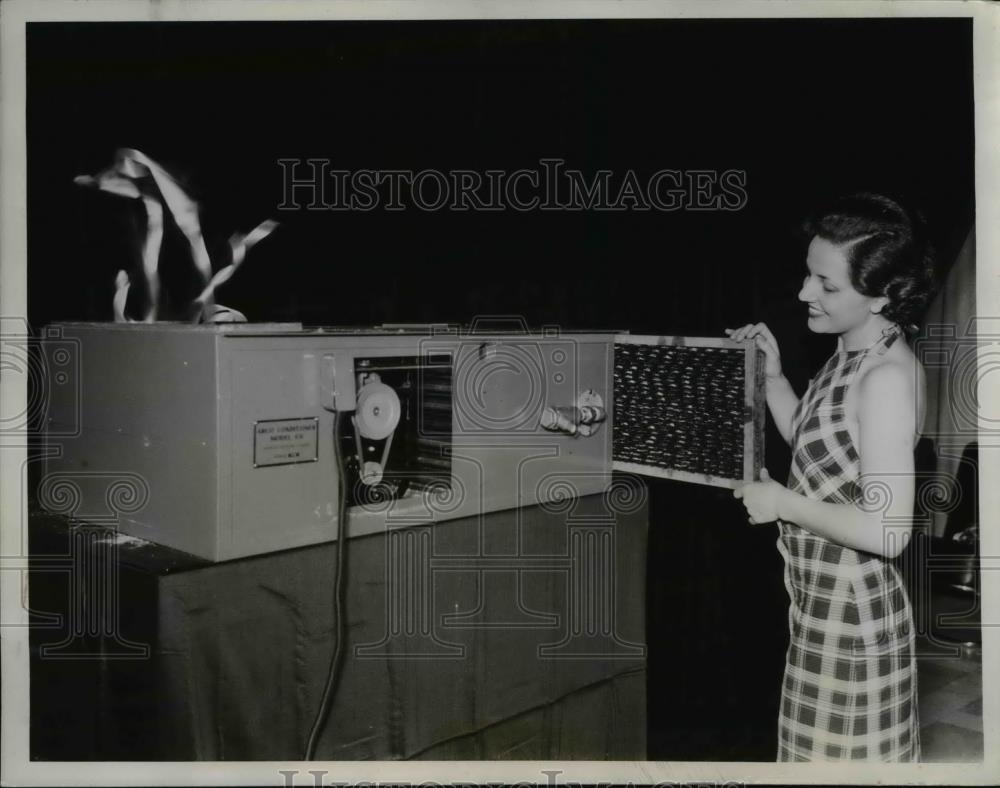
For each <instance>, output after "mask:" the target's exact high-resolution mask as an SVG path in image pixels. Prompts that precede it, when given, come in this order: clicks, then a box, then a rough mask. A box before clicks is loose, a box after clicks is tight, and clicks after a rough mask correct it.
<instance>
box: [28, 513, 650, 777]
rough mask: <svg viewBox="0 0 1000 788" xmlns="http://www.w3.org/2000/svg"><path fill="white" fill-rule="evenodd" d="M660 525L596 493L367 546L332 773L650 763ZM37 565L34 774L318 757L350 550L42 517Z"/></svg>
mask: <svg viewBox="0 0 1000 788" xmlns="http://www.w3.org/2000/svg"><path fill="white" fill-rule="evenodd" d="M616 510H617V511H616ZM647 520H648V511H647V508H646V505H645V502H644V500H638V501H633V502H630V503H629V504H628V505H627V506H622V505H620V502H619V503H614V502H612V501H610V500H609V499H608V498H606V497H605V496H601V495H594V496H587V497H582V498H576V499H571V500H569V501H561V502H558V503H555V504H548V505H546V506H533V507H526V508H522V509H514V510H509V511H503V512H496V513H491V514H488V515H484V516H482V517H470V518H465V519H461V520H454V521H449V522H442V523H436V524H423V525H414V526H411V527H406V528H398V529H393V530H390V531H386V532H383V533H378V534H373V535H369V536H363V537H357V538H349V539H348V540H347V545H348V552H347V555H346V561H347V566H348V571H347V576H346V582H347V595H346V610H347V616H346V625H347V632H348V645H349V649H348V651H347V653H346V657H345V660H344V665H343V670H342V677H341V681H340V687H339V690H338V693H337V695H336V697H335V701H334V703H333V706H332V710H331V713H330V716H329V718H328V720H327V723H326V726H325V728H324V730H323V734H322V736H321V738H320V740H319V745H318V749H317V758H318V759H346V760H366V759H376V760H394V759H411V758H413V759H430V760H450V759H460V760H479V759H495V758H503V759H517V760H527V759H530V760H536V759H537V760H569V759H587V760H597V759H615V760H643V759H645V757H646V749H645V747H646V652H645V647H644V645H643V644H644V642H645V604H644V599H645V583H646V578H645V568H646V546H647ZM30 549H31V554H32V558H31V566H32V568H31V571H30V573H29V582H30V599H31V603H30V604H31V610H32V622H33V629H32V634H31V654H32V660H31V703H32V706H31V720H32V722H31V751H32V757H34V758H36V759H45V760H298V759H300V758H301V757H302V752H303V750H304V746H305V741H306V738H307V736H308V732H309V729H310V726H311V724H312V722H313V719H314V716H315V714H316V709H317V705H318V703H319V698H320V696H321V692H322V686H323V683H324V681H325V679H326V674H327V669H328V665H329V661H330V658H331V653H332V649H333V637H334V631H335V628H334V614H333V601H332V596H333V594H332V588H333V576H334V567H335V562H336V552H335V544H334V543H326V544H320V545H314V546H311V547H306V548H300V549H295V550H288V551H284V552H279V553H272V554H268V555H262V556H256V557H252V558H247V559H240V560H235V561H229V562H225V563H219V564H212V563H207V562H205V561H203V560H201V559H198V558H194V557H192V556H189V555H187V554H184V553H178V552H176V551H173V550H170V549H168V548H165V547H161V546H159V545H154V544H151V543H149V542H142V541H139V540H135V539H132V538H130V537H124V536H122V535H119V534H116V533H115V532H114V531H111V530H108V529H107V528H106V527H104V526H95V525H92V524H87V523H75V522H71V521H68V520H66V519H64V518H60V517H54V516H51V515H46V514H43V513H40V512H34V513H33V515H32V517H31V520H30Z"/></svg>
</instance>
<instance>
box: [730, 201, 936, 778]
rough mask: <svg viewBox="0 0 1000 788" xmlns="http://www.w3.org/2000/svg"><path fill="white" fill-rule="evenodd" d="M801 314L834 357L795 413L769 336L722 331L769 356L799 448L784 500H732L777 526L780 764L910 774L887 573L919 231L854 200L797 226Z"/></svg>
mask: <svg viewBox="0 0 1000 788" xmlns="http://www.w3.org/2000/svg"><path fill="white" fill-rule="evenodd" d="M804 230H805V232H806V234H807V237H809V238H811V240H810V243H809V250H808V253H807V256H806V266H807V268H808V271H809V273H808V274H807V276H806V277H805V280H804V282H803V284H802V289H801V291H800V292H799V300H800V301H803V302H805V303H806V304H807V305H808V308H809V317H808V325H809V328H810V330H811V331H814V332H816V333H825V334H836V335H837V336H838V350H837V352H836V353H835V354H834V355H833V356H831V357H830V359H829V360H828V361H827V362H826V364H825V365H824V367H823V368H822V369H821V370H820V371H819V373H818V374H817V375H816V376H815V377H814V378H813V379H812V381H811V382H810V384H809V387H808V389H807V390H806V393H805V395H804V396H803V397H802V398H801V399H799V398H798V397H797V396H796V395H795V393H794V392H793V391H792V387H791V385H790V384H789V383H788V381H787V379H786V378H785V377H784V375H782V373H781V361H780V354H779V352H778V346H777V343H776V342H775V340H774V336H773V335H772V334H771V332H770V330H769V329H768V328H767V326H765V325H764V324H763V323H758V324H756V325H748V326H744V327H742V328H739V329H736V330H727V331H728V333H730V335H731V337H732V338H733V339H736V340H742V339H745V338H749V337H754V338H755V339H756V341H757V344H758V345H759V346H760V347H761V348H762V349H763V350H764V352H765V354H766V356H767V365H766V375H767V402H768V407H769V410H770V412H771V415H772V417H773V418H774V420H775V423H776V424H777V426H778V429H779V431H780V432H781V435H782V437H784V438H785V440H786V441H787V442H788V443H789V444H790V446H791V448H792V455H793V456H792V469H791V473H790V477H789V480H788V486H787V487H785V486H783V485H781V484H779V483H777V482H775V481H772V480H771V479H770V478H769V477H768V476H767V473H766V471H765V472H764V473H763V474H762V481H761V482H758V483H752V484H747V485H744V486H743V487H742V488H740V489H738V490H736V491H735V493H734V494H735V495H736V497H737V498H740V499H742V501H743V503H744V505H745V506H746V509H747V513H748V514H749V519H750V522H751V523H765V522H772V521H775V520H777V521H778V525H779V537H778V551H779V552H780V553H781V555H782V557H783V558H784V561H785V587H786V589H787V591H788V594H789V597H790V600H791V608H790V610H789V619H788V620H789V626H790V629H791V632H790V643H789V648H788V652H787V655H786V664H785V675H784V681H783V684H782V697H781V712H780V715H779V721H778V737H779V744H778V748H779V749H778V760H779V761H809V760H835V759H845V760H882V761H916V760H919V757H920V742H919V726H918V722H917V703H916V701H917V687H916V679H917V675H916V665H915V660H914V645H913V644H914V632H913V614H912V610H911V607H910V602H909V599H908V598H907V595H906V590H905V588H904V586H903V582H902V579H901V578H900V575H899V573H898V571H897V570H896V568H895V567H894V566H893V564H892V563H891V559H893V558H895V557H896V556H897V555H898V554H899V553H900V552H901V551H902V550H903V549H904V548H905V546H906V544H907V542H908V540H909V537H910V529H911V518H912V512H913V501H914V457H913V450H914V447H915V445H916V441H917V438H918V437H919V429H920V425H921V423H922V421H923V388H924V378H923V370H922V369H921V366H920V364H919V362H918V361H917V360H916V358H915V357H914V355H913V353H912V352H911V351H910V349H909V348H908V347H907V346H906V343H905V342H898V341H897V340H898V339H899V338H900V336H902V335H904V333H905V329H909V328H910V327H911V326H912V325H913V323H914V321H915V320H916V318H917V317H918V316H919V314H920V311H921V310H922V308H923V306H924V305H925V304H926V302H927V300H928V297H929V295H930V289H931V272H932V270H933V268H932V265H931V254H930V249H929V245H928V244H927V243H926V242H925V241H924V240H923V230H922V227H921V223H920V221H919V220H918V219H917V218H916V217H914V216H913V215H911V214H909V213H908V212H907V211H906V210H905V209H903V208H902V207H901V206H899V205H898V204H897V203H895V202H893V201H892V200H890V199H888V198H886V197H882V196H879V195H871V194H860V195H854V196H851V197H848V198H844V199H841V200H839V201H838V202H837V203H835V204H834V205H833V206H831V207H830V208H829V209H828V210H826V211H824V212H822V213H820V214H818V215H817V216H816V217H815V218H812V219H810V220H808V221H807V222H806V223H805V225H804Z"/></svg>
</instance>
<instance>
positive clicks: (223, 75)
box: [27, 19, 974, 760]
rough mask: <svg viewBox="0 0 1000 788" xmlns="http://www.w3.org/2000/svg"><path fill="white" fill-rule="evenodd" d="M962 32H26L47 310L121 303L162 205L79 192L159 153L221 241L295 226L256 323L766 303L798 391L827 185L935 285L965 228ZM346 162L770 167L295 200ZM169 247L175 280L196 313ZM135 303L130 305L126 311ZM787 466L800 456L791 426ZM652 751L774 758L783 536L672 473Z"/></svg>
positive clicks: (247, 302) (656, 505) (968, 116)
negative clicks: (729, 202) (879, 223)
mask: <svg viewBox="0 0 1000 788" xmlns="http://www.w3.org/2000/svg"><path fill="white" fill-rule="evenodd" d="M971 34H972V26H971V21H969V20H958V19H949V20H933V19H924V20H920V19H907V20H903V19H893V20H871V19H869V20H794V21H792V20H718V21H680V20H641V21H640V20H622V21H607V20H589V21H583V20H581V21H486V22H462V21H452V22H437V21H434V22H335V23H327V22H307V23H278V22H266V23H238V24H236V23H232V24H231V23H211V24H179V23H162V24H160V23H157V24H132V23H128V24H124V23H123V24H109V23H102V24H62V23H60V24H41V23H33V24H29V26H28V72H27V73H28V85H27V87H28V105H27V134H28V243H29V247H28V251H29V264H28V288H29V289H28V297H29V319H30V321H31V323H32V324H33V325H34V326H40V325H44V324H45V323H48V322H50V321H53V320H68V319H85V320H110V319H112V311H111V297H112V294H113V281H114V276H115V273H116V272H117V271H118V270H119V269H122V268H126V269H129V270H135V266H136V263H137V259H138V257H137V255H138V247H137V246H136V244H135V241H134V238H135V237H136V235H135V234H136V232H137V231H138V230H140V229H141V227H142V214H141V211H140V209H139V208H138V207H137V206H135V205H132V204H130V203H128V202H126V201H124V200H122V199H121V198H118V197H114V196H109V195H105V194H100V193H97V192H94V191H91V190H86V189H82V188H80V187H78V186H75V185H74V184H73V177H74V176H75V175H79V174H84V173H87V174H94V173H96V172H98V171H99V170H101V169H103V168H104V167H106V166H108V165H109V164H110V163H111V162H112V160H113V157H114V152H115V150H116V149H118V148H119V147H134V148H138V149H140V150H142V151H143V152H145V153H146V154H148V155H150V156H151V157H153V158H154V159H156V160H157V161H159V162H161V163H162V164H163V165H164V166H166V167H167V169H168V170H169V171H171V172H172V173H174V174H175V175H177V176H178V177H179V178H180V179H181V180H182V182H183V183H184V184H185V186H186V187H187V188H188V189H190V191H191V192H192V193H193V194H194V195H195V196H196V197H197V199H198V200H199V202H200V204H201V206H202V211H203V213H202V218H203V227H204V230H205V232H206V236H207V240H208V243H209V249H210V251H211V252H212V253H213V259H214V260H215V262H216V265H217V267H218V266H220V265H223V264H225V263H226V262H228V260H227V259H226V254H225V250H226V239H227V238H228V236H229V234H230V233H231V232H233V231H234V230H237V229H239V230H243V231H246V230H249V229H250V228H251V227H253V226H254V225H256V224H257V223H259V222H260V221H262V220H263V219H265V218H268V217H274V218H278V219H279V220H280V221H281V222H282V226H281V227H280V228H279V229H278V230H277V231H276V232H275V233H274V235H273V236H271V237H270V238H268V239H266V240H265V241H264V242H262V243H261V244H260V246H258V247H257V248H256V249H254V250H253V251H252V252H251V253H250V255H249V256H248V258H247V262H246V263H245V265H244V267H243V269H241V271H240V272H239V273H238V275H237V277H236V278H235V279H234V280H233V281H232V282H231V283H230V284H227V285H226V286H225V287H224V288H223V289H221V290H220V291H219V293H218V299H219V301H221V302H222V303H224V304H226V305H228V306H231V307H234V308H236V309H239V310H241V311H243V312H244V313H245V314H246V315H247V316H248V317H249V319H251V320H255V321H263V320H298V321H302V322H306V323H314V324H337V325H343V324H372V323H381V322H404V321H411V322H412V321H427V320H435V321H452V322H469V321H471V320H473V319H474V318H475V317H477V316H479V315H491V314H493V315H495V314H516V315H521V316H523V317H524V318H525V319H526V320H527V321H528V322H529V323H531V324H535V325H539V324H550V325H551V324H559V325H561V326H564V327H566V328H573V327H579V328H616V329H625V330H630V331H632V332H633V333H656V334H685V335H711V336H718V335H721V334H722V329H723V328H724V327H726V326H736V325H740V324H742V323H744V322H748V321H752V320H754V321H755V320H765V321H767V322H768V324H769V325H770V326H771V327H772V329H773V330H774V332H775V333H776V335H777V337H778V340H779V344H780V346H781V349H782V357H783V360H784V364H785V368H786V372H787V374H788V375H789V377H790V378H791V380H792V382H793V384H795V385H796V386H797V388H798V390H799V391H801V390H802V389H803V388H804V385H805V382H806V380H807V379H808V377H809V376H810V375H811V374H812V372H813V371H815V368H816V367H817V366H818V364H819V363H821V362H822V360H823V359H824V358H825V357H826V355H827V354H828V353H829V352H830V351H831V349H832V340H831V339H830V338H829V337H812V336H809V335H808V334H807V331H806V328H805V312H804V307H803V306H802V305H800V304H799V303H798V302H797V300H796V298H795V294H796V292H797V289H798V286H799V284H800V282H801V272H802V270H803V266H804V263H803V259H804V248H803V246H802V243H801V241H800V240H799V239H798V238H796V236H795V234H794V232H793V231H794V228H795V227H796V225H797V222H798V221H799V220H800V219H801V217H802V216H803V214H804V213H805V212H806V211H807V210H808V209H809V208H810V207H811V206H812V205H814V204H815V203H816V202H817V201H820V200H822V199H824V198H826V197H828V196H830V195H834V194H837V193H841V192H845V191H853V190H862V189H863V190H872V191H884V192H887V193H890V194H892V195H894V196H897V197H900V198H902V199H903V200H905V201H906V202H908V203H909V204H911V205H914V206H916V207H919V208H920V209H922V210H923V211H924V213H925V214H926V216H927V218H928V220H929V222H930V225H931V228H932V232H933V233H934V238H935V241H936V243H937V245H938V247H939V249H940V252H941V260H942V266H941V273H942V274H943V273H944V272H945V270H946V268H947V264H948V263H949V262H950V260H951V259H952V258H953V257H954V255H955V253H956V252H957V250H958V248H959V246H960V244H961V243H962V241H963V240H964V238H965V235H966V233H967V232H968V230H969V228H970V226H971V223H972V219H973V215H974V206H973V176H974V167H973V165H974V161H973V83H972V43H971ZM281 157H290V158H296V159H306V158H309V157H317V158H326V159H330V160H331V163H332V164H331V166H332V167H334V168H340V169H347V170H356V169H362V168H369V169H393V168H399V169H407V170H413V171H418V170H422V169H431V168H432V169H438V170H442V171H447V170H448V169H451V168H462V169H472V170H478V171H480V172H484V171H485V170H487V169H509V170H513V169H517V168H520V167H525V168H529V169H537V168H539V159H541V158H545V157H556V158H561V159H564V160H565V162H566V165H565V166H566V167H569V168H576V169H579V170H582V171H583V172H584V173H585V174H588V175H589V174H592V173H594V172H595V171H597V170H599V169H611V170H613V171H614V172H615V173H616V174H618V175H621V174H623V173H624V172H625V171H626V170H629V169H631V170H634V171H635V172H636V173H637V175H639V177H640V181H642V182H644V181H645V179H646V178H648V177H649V175H651V174H652V173H653V172H655V171H657V170H660V169H666V168H670V169H679V170H694V169H714V170H718V171H722V170H726V169H737V170H743V171H745V172H746V174H747V189H746V190H747V194H748V202H747V205H746V206H745V207H744V208H743V209H742V210H740V211H736V212H724V211H710V212H692V211H685V210H681V211H676V212H671V213H665V212H661V211H656V210H653V211H648V212H639V211H625V212H601V211H582V212H542V211H532V212H526V213H522V212H518V211H513V210H506V211H500V212H478V213H477V212H464V213H458V212H452V211H449V210H447V209H444V210H441V211H438V212H426V211H421V210H418V209H416V208H414V207H410V208H409V209H408V210H405V211H402V212H395V213H394V212H386V211H384V210H381V209H376V210H374V211H372V212H369V213H363V212H359V211H351V212H326V211H319V212H311V211H304V210H303V211H293V212H279V211H278V210H277V205H278V204H279V203H280V201H281V195H282V175H281V170H280V168H279V166H278V164H277V159H278V158H281ZM170 233H173V236H174V239H173V240H169V241H168V242H166V243H165V245H164V258H163V260H164V263H163V267H164V270H163V275H164V278H165V283H166V286H167V287H168V288H170V289H171V291H172V292H173V293H174V294H175V298H177V299H178V300H180V299H181V298H182V297H183V295H184V294H185V293H186V292H187V291H189V290H190V288H191V287H192V282H191V280H190V277H189V268H187V266H188V265H189V264H188V263H187V261H186V259H185V257H184V254H183V252H184V250H183V247H182V246H181V245H180V244H178V242H177V241H176V236H177V233H176V228H173V230H171V229H170V228H168V235H169V234H170ZM133 308H134V305H133ZM767 437H768V465H769V468H770V469H771V472H772V475H774V476H776V477H778V478H783V477H784V476H785V474H786V473H787V468H788V456H787V451H784V449H785V447H784V445H783V444H781V442H780V438H778V436H777V433H776V432H774V430H773V428H771V427H770V426H769V432H768V436H767ZM651 487H652V493H653V495H652V513H651V524H650V525H651V533H650V563H649V577H650V583H649V593H648V599H647V606H648V611H649V631H648V639H649V647H650V651H649V654H650V672H649V721H650V737H649V743H650V752H649V757H650V759H678V760H701V759H706V760H711V759H715V760H722V759H745V760H770V759H772V758H773V757H774V752H775V747H776V722H775V720H776V714H777V702H778V684H779V681H780V677H781V669H782V662H783V654H784V649H785V645H786V643H785V638H786V633H785V627H786V605H787V598H786V597H785V591H784V588H783V587H782V583H781V562H780V558H779V556H778V555H777V552H776V551H775V549H774V539H775V532H774V529H773V528H771V527H763V528H757V529H753V528H749V527H748V526H747V525H746V523H745V519H744V516H743V513H742V508H741V507H739V506H738V505H737V504H736V502H734V501H733V500H732V498H731V496H730V494H729V493H728V492H725V491H720V490H715V489H711V488H702V487H698V486H696V485H683V484H676V483H666V482H664V483H660V482H653V483H652V484H651Z"/></svg>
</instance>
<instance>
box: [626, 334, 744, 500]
mask: <svg viewBox="0 0 1000 788" xmlns="http://www.w3.org/2000/svg"><path fill="white" fill-rule="evenodd" d="M746 391H747V389H746V353H745V351H744V350H742V349H736V348H724V347H698V346H688V345H681V344H676V345H665V344H616V345H615V376H614V441H613V448H612V453H613V459H614V460H615V461H616V462H623V463H629V464H634V465H643V466H652V467H654V468H661V469H665V470H673V471H681V472H683V473H684V474H698V475H707V476H710V477H715V478H719V479H742V478H743V476H744V467H745V464H744V451H745V435H746V433H745V422H746V412H747V409H746V396H747V395H746ZM701 481H708V482H709V483H713V482H712V481H711V480H707V479H704V480H701Z"/></svg>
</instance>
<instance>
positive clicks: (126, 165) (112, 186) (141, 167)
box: [73, 148, 278, 323]
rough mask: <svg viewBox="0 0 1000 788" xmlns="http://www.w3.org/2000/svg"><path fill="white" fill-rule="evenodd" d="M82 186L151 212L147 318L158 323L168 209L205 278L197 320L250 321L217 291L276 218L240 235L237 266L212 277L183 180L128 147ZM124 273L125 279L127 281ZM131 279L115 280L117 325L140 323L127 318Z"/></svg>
mask: <svg viewBox="0 0 1000 788" xmlns="http://www.w3.org/2000/svg"><path fill="white" fill-rule="evenodd" d="M73 180H74V183H77V184H78V185H80V186H89V187H93V188H97V189H100V190H102V191H106V192H110V193H111V194H117V195H119V196H122V197H127V198H129V199H137V200H142V203H143V207H144V208H145V211H146V237H145V239H144V242H143V244H142V269H143V275H144V277H145V279H146V285H147V288H148V290H149V300H150V304H149V307H148V308H147V310H146V312H145V314H144V315H143V320H144V321H145V322H155V321H156V320H157V319H158V316H159V315H158V308H159V303H160V277H159V257H160V248H161V246H162V242H163V232H164V218H163V216H164V211H163V206H164V205H166V208H167V210H168V211H169V212H170V215H171V217H172V218H173V220H174V223H175V224H176V225H177V227H178V228H179V229H180V231H181V232H182V233H183V234H184V237H185V238H186V239H187V242H188V246H189V247H190V249H191V258H192V260H193V261H194V265H195V269H196V270H197V271H198V274H199V276H200V277H201V280H202V284H203V288H202V291H201V293H200V294H199V295H198V297H197V298H196V299H195V300H194V301H193V302H192V304H191V307H192V309H191V312H192V322H195V323H197V322H200V321H205V322H212V323H217V322H245V321H246V317H245V316H244V315H243V314H241V313H240V312H238V311H237V310H235V309H230V308H228V307H224V306H221V305H216V304H215V301H214V297H215V289H216V288H217V287H218V286H219V285H221V284H223V283H224V282H226V281H228V280H229V279H230V278H231V277H232V275H233V274H234V273H235V272H236V270H237V269H238V268H239V266H240V265H241V264H242V262H243V259H244V258H245V257H246V253H247V252H248V251H249V250H250V249H251V248H252V247H253V246H254V245H255V244H256V243H257V242H259V241H260V240H262V239H263V238H266V237H267V236H268V235H269V234H270V233H271V232H272V231H273V230H274V229H275V228H276V227H277V226H278V223H277V222H275V221H273V220H270V219H269V220H267V221H265V222H262V223H261V224H259V225H258V226H257V227H255V228H254V229H253V230H251V231H250V233H248V234H247V235H246V236H243V235H241V234H238V233H237V234H234V235H233V236H232V237H231V238H230V240H229V244H230V247H231V249H232V253H233V254H232V262H231V264H230V265H228V266H226V267H225V268H223V269H222V270H220V271H219V272H218V273H217V274H215V276H214V277H213V276H212V262H211V258H210V257H209V254H208V248H207V247H206V245H205V238H204V236H203V235H202V231H201V221H200V219H199V216H198V203H197V202H195V201H194V200H192V199H191V198H190V197H189V196H188V195H187V194H186V193H185V192H184V190H183V189H181V187H180V185H179V184H178V183H177V181H176V180H175V179H174V178H173V177H172V176H171V175H170V174H169V173H168V172H167V171H166V170H165V169H163V167H161V166H160V165H159V164H157V163H156V162H155V161H153V159H151V158H149V157H148V156H147V155H145V154H144V153H142V152H141V151H138V150H135V149H133V148H122V149H120V150H119V151H118V152H117V153H116V154H115V163H114V164H113V165H112V166H111V167H109V168H107V169H106V170H103V171H102V172H100V173H98V174H97V175H96V176H90V175H80V176H77V177H76V178H74V179H73ZM123 275H124V278H123ZM130 285H131V281H130V280H129V278H128V275H127V274H125V272H124V271H121V272H119V274H118V277H117V278H116V280H115V288H116V289H115V296H114V302H113V306H114V314H115V321H116V322H126V321H128V322H134V321H130V320H129V319H128V318H127V317H126V316H125V300H126V299H127V297H128V290H129V287H130Z"/></svg>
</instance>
